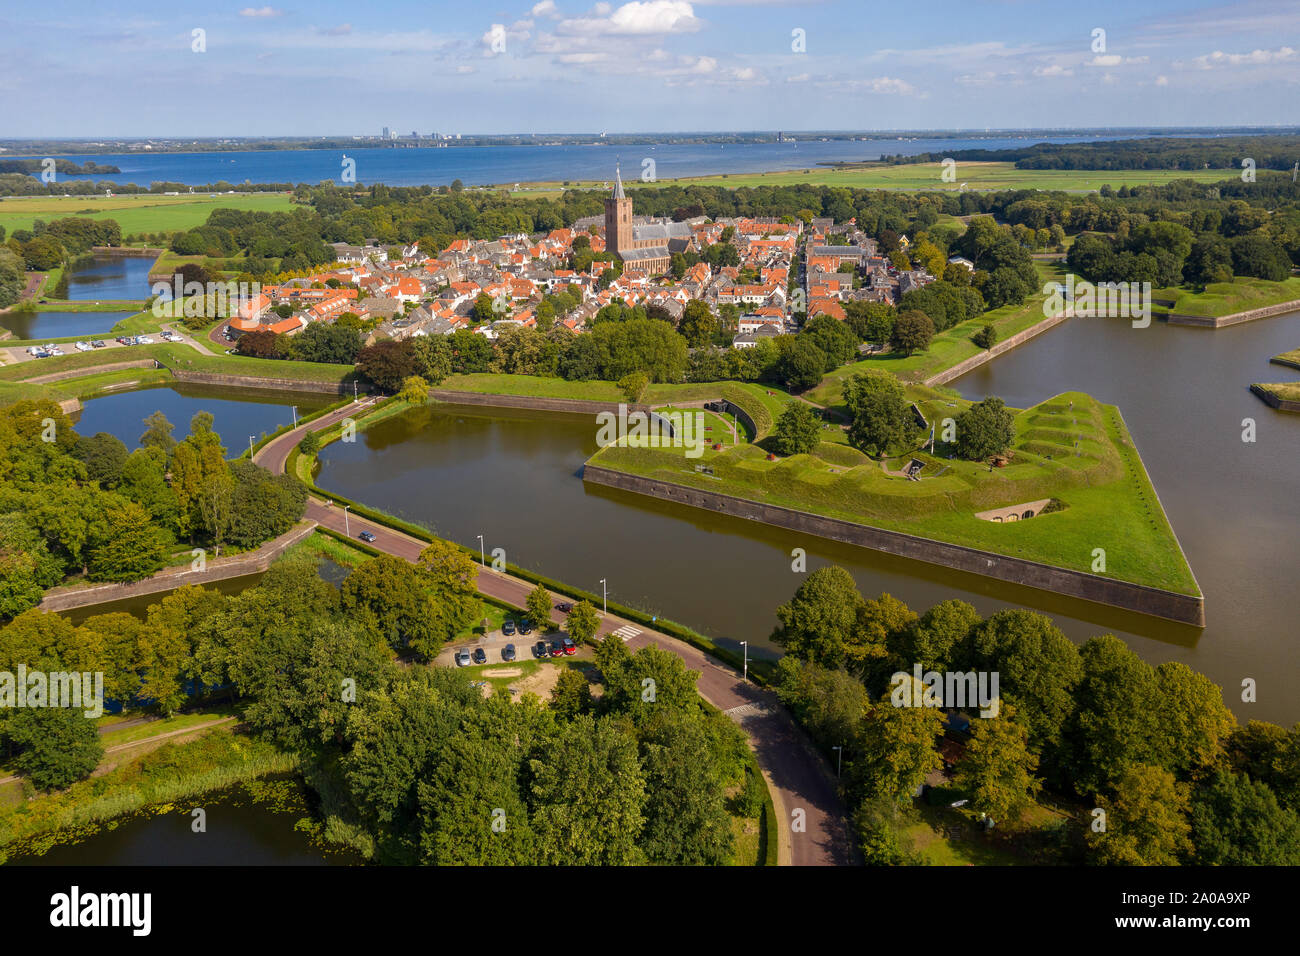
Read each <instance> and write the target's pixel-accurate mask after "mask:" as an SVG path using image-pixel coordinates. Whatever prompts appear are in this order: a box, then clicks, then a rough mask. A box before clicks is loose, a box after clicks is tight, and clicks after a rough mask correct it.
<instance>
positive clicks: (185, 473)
mask: <svg viewBox="0 0 1300 956" xmlns="http://www.w3.org/2000/svg"><path fill="white" fill-rule="evenodd" d="M146 424H147V426H148V427H147V429H146V431H145V432H144V434H143V435H142V436H141V439H140V445H141V447H140V448H137V449H136V450H134V451H128V450H127V447H126V445H125V444H123V442H122V441H120V440H119V439H118V438H116V437H114V436H113V435H110V434H107V433H104V432H101V433H98V434H96V435H90V436H83V435H78V434H77V432H76V431H75V430H74V429H73V427H72V424H71V422H70V421H69V420H68V419H67V417H66V416H65V415H64V414H63V412H62V410H61V409H60V408H59V407H58V406H57V405H55V404H54V403H53V402H49V401H44V400H42V401H23V402H18V403H16V404H14V405H11V406H9V407H7V408H4V409H0V530H3V534H0V619H6V618H10V617H13V616H15V615H17V614H19V613H21V612H22V611H24V610H26V609H27V608H29V607H32V606H34V605H35V604H37V603H39V601H40V599H41V596H42V594H43V592H44V590H45V589H46V588H49V587H53V586H54V585H56V584H58V583H60V582H61V581H63V580H65V579H66V578H68V577H69V576H75V575H83V576H85V577H86V578H87V579H88V580H91V581H135V580H139V579H140V578H143V577H147V576H148V575H150V574H153V573H154V572H155V571H158V570H159V569H160V568H162V567H163V565H164V564H165V563H166V562H167V560H168V558H169V556H170V555H171V554H172V553H173V552H174V551H175V550H176V546H177V544H178V543H180V542H187V543H188V544H189V545H190V546H201V547H203V548H204V549H207V548H214V549H216V550H217V551H219V550H220V549H221V548H222V547H225V546H228V545H234V546H236V547H238V548H252V547H256V546H257V545H259V544H261V543H262V542H263V541H265V540H267V539H269V538H273V537H275V536H277V535H279V534H282V533H284V532H285V531H287V530H288V529H289V528H290V527H292V526H293V523H294V522H295V521H297V520H298V518H300V517H301V516H302V511H303V507H304V505H305V503H306V493H305V491H304V490H303V489H302V487H301V485H299V484H298V483H297V482H294V481H292V480H291V479H289V478H288V477H287V476H284V475H278V476H276V475H272V474H271V473H270V472H268V471H267V470H266V469H264V468H261V467H259V466H257V465H254V464H252V463H251V462H248V461H233V462H228V461H227V460H226V453H225V448H224V447H223V446H222V445H221V439H220V436H219V435H217V434H216V433H215V432H214V431H213V430H212V416H211V414H209V413H207V412H199V413H198V414H196V415H195V416H194V419H193V420H192V421H191V423H190V433H189V434H188V435H187V436H186V437H185V438H184V439H183V440H181V441H177V440H176V439H175V438H173V437H172V430H173V429H172V425H171V423H170V422H168V421H167V419H166V417H165V416H164V415H163V414H162V413H161V412H156V413H154V414H153V415H151V416H149V418H148V419H146ZM186 560H189V556H188V555H186Z"/></svg>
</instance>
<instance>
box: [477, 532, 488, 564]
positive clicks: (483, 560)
mask: <svg viewBox="0 0 1300 956" xmlns="http://www.w3.org/2000/svg"><path fill="white" fill-rule="evenodd" d="M478 563H479V564H481V565H483V567H485V568H486V567H487V555H485V554H484V552H483V536H482V535H479V536H478Z"/></svg>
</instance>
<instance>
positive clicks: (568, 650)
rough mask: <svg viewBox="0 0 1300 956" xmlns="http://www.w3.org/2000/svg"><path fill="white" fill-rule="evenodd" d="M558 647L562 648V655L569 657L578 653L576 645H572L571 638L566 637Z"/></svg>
mask: <svg viewBox="0 0 1300 956" xmlns="http://www.w3.org/2000/svg"><path fill="white" fill-rule="evenodd" d="M560 646H561V647H562V648H564V653H565V654H567V655H569V656H570V657H572V656H573V655H574V654H576V653H578V645H577V644H575V643H573V638H571V637H566V638H564V640H562V641H560Z"/></svg>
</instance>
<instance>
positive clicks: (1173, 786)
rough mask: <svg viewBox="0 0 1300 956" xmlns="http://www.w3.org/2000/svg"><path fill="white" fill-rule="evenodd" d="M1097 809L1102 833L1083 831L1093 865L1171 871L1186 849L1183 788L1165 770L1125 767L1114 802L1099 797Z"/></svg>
mask: <svg viewBox="0 0 1300 956" xmlns="http://www.w3.org/2000/svg"><path fill="white" fill-rule="evenodd" d="M1098 806H1099V808H1100V809H1101V810H1102V811H1104V813H1105V818H1104V821H1105V829H1104V830H1103V829H1100V828H1094V827H1089V830H1088V833H1087V841H1088V850H1089V854H1090V856H1091V857H1092V859H1093V861H1094V862H1096V863H1100V864H1102V865H1106V866H1117V865H1118V866H1173V865H1176V864H1177V863H1178V862H1179V860H1180V859H1181V858H1182V857H1183V856H1185V855H1186V854H1187V853H1188V852H1189V851H1190V850H1191V848H1192V844H1191V840H1190V839H1189V834H1190V832H1191V825H1190V824H1189V823H1188V821H1187V812H1188V791H1187V786H1186V785H1185V784H1181V783H1178V782H1177V781H1176V780H1174V776H1173V774H1171V773H1169V771H1167V770H1162V769H1161V768H1160V767H1153V766H1150V765H1148V764H1133V765H1130V766H1129V767H1127V768H1126V769H1125V770H1124V772H1123V774H1122V775H1121V776H1120V777H1119V778H1118V779H1117V780H1116V782H1115V795H1114V797H1102V798H1101V799H1100V800H1099V801H1098ZM1099 819H1100V818H1099Z"/></svg>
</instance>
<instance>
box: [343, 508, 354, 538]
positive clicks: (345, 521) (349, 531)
mask: <svg viewBox="0 0 1300 956" xmlns="http://www.w3.org/2000/svg"><path fill="white" fill-rule="evenodd" d="M351 507H352V506H351V505H344V506H343V533H344V534H345V535H347V536H348V537H349V538H350V537H352V529H351V528H349V527H348V509H349V508H351Z"/></svg>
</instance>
